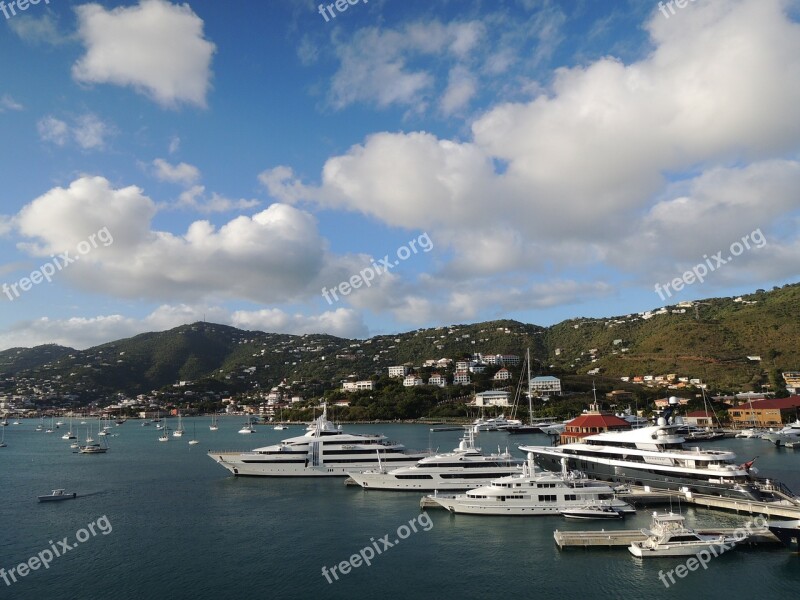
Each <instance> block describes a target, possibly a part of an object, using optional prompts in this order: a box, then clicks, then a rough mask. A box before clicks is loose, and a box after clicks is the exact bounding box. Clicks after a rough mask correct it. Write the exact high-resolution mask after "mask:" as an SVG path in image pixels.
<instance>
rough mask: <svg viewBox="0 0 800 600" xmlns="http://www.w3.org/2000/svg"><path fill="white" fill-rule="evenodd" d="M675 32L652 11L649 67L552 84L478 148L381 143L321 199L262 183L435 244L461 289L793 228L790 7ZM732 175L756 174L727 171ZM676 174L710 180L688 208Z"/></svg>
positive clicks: (794, 94)
mask: <svg viewBox="0 0 800 600" xmlns="http://www.w3.org/2000/svg"><path fill="white" fill-rule="evenodd" d="M680 19H681V22H680V26H677V23H676V22H674V20H669V21H667V20H666V19H664V18H663V17H662V16H661V15H660V14H659V13H658V12H657V11H656V12H655V14H654V15H653V16H652V17H651V19H650V21H649V22H648V23H647V24H646V28H647V30H648V32H649V34H650V39H651V41H652V44H653V47H652V51H651V52H650V53H649V54H647V55H646V56H644V57H642V58H640V59H638V60H635V61H632V62H630V63H628V64H626V63H624V62H623V61H621V60H619V59H616V58H613V57H603V58H600V59H597V60H595V61H593V62H588V63H587V64H585V65H581V66H575V67H564V68H561V69H558V70H557V71H556V72H555V74H554V77H553V80H552V83H550V84H549V86H548V87H547V88H546V89H543V90H542V92H541V93H539V94H538V95H537V96H536V97H534V98H533V99H531V100H528V101H524V102H508V103H504V104H498V105H496V106H494V107H492V108H490V109H489V110H487V111H486V112H485V113H484V114H483V115H481V116H480V117H479V118H477V119H476V120H475V121H474V122H473V123H472V127H471V130H472V138H471V139H468V140H464V141H462V140H451V139H443V138H440V137H437V136H435V135H433V134H430V133H426V132H409V133H377V134H373V135H370V136H369V137H368V138H366V140H365V141H364V142H363V143H361V144H357V145H355V146H353V147H351V148H350V149H349V150H348V151H346V152H344V153H342V154H340V155H337V156H332V157H330V158H329V159H328V160H327V162H326V163H325V165H324V167H323V169H322V173H321V178H320V179H321V181H320V182H319V184H318V185H313V184H310V183H305V182H303V181H300V180H299V179H298V178H297V177H295V176H294V175H293V173H292V171H291V169H290V168H289V167H286V166H280V167H276V168H274V169H270V170H267V171H265V172H264V173H262V176H261V181H262V183H263V184H264V185H265V187H266V188H267V189H268V191H269V193H270V194H271V195H273V196H274V197H276V198H279V199H281V200H282V201H284V202H287V203H298V202H311V203H314V204H316V205H319V206H321V207H324V208H329V209H337V210H350V211H354V212H357V213H361V214H364V215H367V216H369V217H371V218H374V219H376V220H378V221H380V222H382V223H385V224H387V225H389V226H393V227H403V228H409V229H426V230H428V231H431V235H435V236H436V239H437V240H441V241H442V244H443V245H447V246H448V249H449V250H450V251H452V252H453V253H454V255H455V256H454V257H453V260H452V261H451V263H449V264H447V265H444V266H443V267H442V269H441V276H443V277H451V278H456V279H458V278H461V279H466V278H468V277H469V272H470V269H471V267H473V268H474V271H473V272H474V273H476V274H477V275H480V276H483V275H488V274H491V273H492V272H494V273H495V274H496V275H500V274H502V273H509V272H513V271H516V270H518V269H521V268H523V265H524V263H525V262H529V265H531V266H532V267H533V268H534V269H535V268H536V267H537V266H544V265H547V266H549V267H555V269H556V271H555V275H557V274H558V272H559V270H562V271H563V270H565V269H569V268H587V267H590V266H592V265H598V264H602V262H603V261H605V260H611V261H613V262H612V263H611V264H612V266H613V267H616V268H619V269H629V270H633V274H634V275H639V273H640V272H647V271H648V270H649V269H651V268H652V267H653V266H654V265H656V264H660V263H661V262H662V261H664V260H672V261H675V259H676V258H678V257H680V255H681V250H679V249H678V248H677V247H676V244H669V243H664V242H666V241H667V235H666V234H665V232H666V230H667V228H668V226H669V225H672V226H673V227H675V229H673V230H672V231H671V232H670V234H671V235H672V236H673V237H674V236H675V235H676V229H677V230H680V231H681V232H683V231H693V232H695V233H696V235H697V238H704V237H705V238H707V237H708V232H709V231H712V230H716V232H717V233H719V235H720V237H723V233H724V236H729V235H731V234H732V233H733V229H734V228H733V224H734V222H735V221H736V220H737V219H739V220H741V219H742V218H743V215H750V216H752V217H753V218H758V217H759V216H760V217H761V218H762V219H763V218H764V216H765V215H766V214H770V215H771V216H772V218H773V224H774V223H775V220H776V219H777V218H779V216H780V215H786V214H788V212H789V211H791V210H792V209H791V208H790V206H789V204H790V200H788V199H787V196H786V193H785V190H786V189H791V186H792V185H796V184H795V183H794V176H793V171H794V167H793V166H791V165H790V164H788V163H785V162H778V163H770V161H772V160H779V159H780V158H782V157H783V156H784V155H786V154H791V153H793V152H796V150H797V140H798V139H799V138H800V135H799V134H800V27H798V25H797V24H796V23H794V22H792V21H791V19H790V18H789V17H788V15H787V14H786V12H785V3H784V2H782V0H729V1H725V2H713V3H697V4H695V5H692V9H691V10H685V11H683V12H682V13H681V15H680ZM543 31H545V30H543ZM362 35H364V36H367V35H372V36H378V37H377V38H374V39H373V41H375V40H376V39H380V41H387V43H388V44H387V45H388V50H387V49H382V50H380V52H382V53H384V54H385V53H387V52H389V53H391V52H390V51H391V48H392V37H391V36H386V37H385V35H386V34H382V33H379V32H377V30H375V31H372V32H371V33H369V34H368V33H363V34H362ZM433 39H434V42H432V45H435V39H436V38H435V36H433ZM403 43H404V44H411V43H417V42H403ZM355 47H358V46H357V44H356V46H355ZM420 47H422V46H420ZM359 60H360V61H362V62H361V63H359ZM373 60H379V58H378V57H375V56H374V55H373V56H365V57H362V58H360V59H354V62H353V63H352V64H361V65H362V66H364V65H366V64H367V62H368V61H373ZM379 62H380V64H395V65H399V63H397V62H396V61H395V62H392V61H391V60H389V61H387V60H383V59H381V60H380V61H379ZM360 72H362V73H367V72H369V69H362V70H361V71H360ZM409 73H412V72H410V71H409ZM353 89H356V90H357V89H360V88H359V86H358V85H355V86H354V88H353ZM418 92H419V90H417V91H415V92H414V93H413V94H411V95H409V97H412V96H414V95H415V94H417V93H418ZM455 106H458V103H455ZM761 162H763V163H764V164H761V165H760V164H759V163H761ZM736 163H741V164H743V165H745V166H747V165H750V166H752V169H749V170H748V169H745V171H742V172H739V171H741V169H731V168H729V165H731V164H736ZM676 173H699V174H700V176H699V178H698V179H697V181H696V182H694V189H693V190H690V191H691V192H692V194H693V195H692V196H691V198H692V199H691V200H687V201H682V200H679V199H678V198H680V196H678V197H675V196H674V195H672V194H673V193H674V192H676V188H675V187H672V186H670V185H669V183H668V181H669V179H668V178H670V177H674V176H675V174H676ZM770 177H773V179H772V180H771V182H770V179H769V178H770ZM751 181H758V182H759V183H763V184H765V187H764V188H763V189H766V190H772V189H773V188H776V187H779V188H780V193H778V191H776V195H775V197H774V198H772V199H766V198H764V194H763V193H761V194H759V193H756V187H755V186H754V185H749V184H748V185H746V186H745V188H742V189H739V191H738V192H737V185H745V184H747V183H748V182H751ZM683 183H684V184H686V182H683ZM743 189H746V190H748V193H745V192H744V191H743ZM794 189H797V188H796V187H795V188H794ZM712 190H713V191H712ZM712 197H714V198H716V200H710V198H712ZM723 199H725V200H723ZM734 199H736V200H735V201H734ZM762 206H765V207H767V208H766V212H762V213H760V215H759V213H758V211H759V208H760V207H762ZM794 206H796V201H795V203H794ZM676 215H681V218H676ZM670 219H671V220H672V222H670ZM487 223H491V224H492V227H491V228H488V229H487V226H486V224H487ZM600 224H602V226H600ZM687 225H689V226H688V228H687V227H686V226H687ZM631 232H637V234H635V235H632V234H631ZM743 233H746V232H743ZM714 235H715V236H716V233H715V234H714ZM697 238H695V239H697ZM733 239H735V238H733ZM793 239H794V238H792V237H789V238H787V239H785V240H784V242H783V243H784V245H785V246H786V247H791V246H792V245H793ZM730 241H732V240H728V243H730ZM689 245H690V246H691V245H692V244H689ZM775 251H777V250H775ZM701 256H702V253H701ZM763 256H766V255H763ZM670 257H671V258H670ZM635 261H638V264H639V266H635V265H634V264H633V263H634V262H635ZM623 272H624V271H623ZM628 272H629V273H630V271H628ZM730 272H731V273H734V272H735V269H733V268H732V269H731V270H730ZM552 275H553V274H551V275H550V276H552ZM533 276H534V277H535V276H536V275H535V273H534V274H533ZM787 276H788V273H787ZM473 283H474V282H473Z"/></svg>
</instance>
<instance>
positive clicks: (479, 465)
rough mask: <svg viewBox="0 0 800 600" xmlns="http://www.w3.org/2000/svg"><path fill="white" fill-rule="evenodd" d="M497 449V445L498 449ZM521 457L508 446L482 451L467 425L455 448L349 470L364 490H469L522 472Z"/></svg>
mask: <svg viewBox="0 0 800 600" xmlns="http://www.w3.org/2000/svg"><path fill="white" fill-rule="evenodd" d="M498 450H499V449H498ZM522 462H523V461H522V460H519V459H514V458H512V456H511V455H510V454H509V453H508V450H507V449H506V451H505V452H504V453H502V454H500V452H498V453H497V454H491V455H488V456H487V455H484V454H481V449H480V448H476V447H475V432H474V431H473V430H472V429H471V428H467V431H466V432H465V434H464V437H462V438H461V442H460V443H459V445H458V448H455V449H454V450H453V451H452V452H446V453H443V454H437V455H436V456H429V457H427V458H423V459H422V460H421V461H419V462H418V463H417V464H415V465H414V466H411V467H398V468H393V469H391V470H388V469H387V468H380V469H371V470H369V471H363V472H361V473H355V472H354V473H348V475H350V477H351V478H352V479H353V481H355V482H356V483H357V484H358V485H360V486H361V487H363V488H364V489H365V490H412V491H426V492H432V491H435V490H468V489H471V488H474V487H477V486H479V485H486V484H488V483H490V482H491V481H492V480H493V479H497V478H499V477H505V476H507V475H520V474H521V473H522Z"/></svg>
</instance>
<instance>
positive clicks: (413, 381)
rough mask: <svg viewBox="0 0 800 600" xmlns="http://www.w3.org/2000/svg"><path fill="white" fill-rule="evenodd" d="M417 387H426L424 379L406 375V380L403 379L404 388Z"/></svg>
mask: <svg viewBox="0 0 800 600" xmlns="http://www.w3.org/2000/svg"><path fill="white" fill-rule="evenodd" d="M415 385H425V382H424V381H422V377H419V376H418V375H406V378H405V379H403V387H414V386H415Z"/></svg>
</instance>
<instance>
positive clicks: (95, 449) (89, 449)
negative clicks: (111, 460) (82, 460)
mask: <svg viewBox="0 0 800 600" xmlns="http://www.w3.org/2000/svg"><path fill="white" fill-rule="evenodd" d="M97 426H98V428H99V427H100V421H99V420H98V421H97ZM93 442H94V440H93V439H92V438H91V437H89V426H87V427H86V443H85V444H84V445H83V446H80V445H79V446H78V453H79V454H105V453H106V452H108V442H106V445H105V446H101V445H100V444H96V443H93Z"/></svg>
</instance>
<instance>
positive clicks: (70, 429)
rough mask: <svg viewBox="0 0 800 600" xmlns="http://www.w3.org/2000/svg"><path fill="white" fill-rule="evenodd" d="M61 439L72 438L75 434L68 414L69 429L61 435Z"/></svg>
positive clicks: (74, 437)
mask: <svg viewBox="0 0 800 600" xmlns="http://www.w3.org/2000/svg"><path fill="white" fill-rule="evenodd" d="M61 439H62V440H74V439H77V436H76V435H75V434H74V433H72V415H70V416H69V431H68V432H67V433H65V434H64V435H62V436H61Z"/></svg>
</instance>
